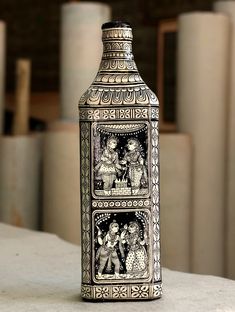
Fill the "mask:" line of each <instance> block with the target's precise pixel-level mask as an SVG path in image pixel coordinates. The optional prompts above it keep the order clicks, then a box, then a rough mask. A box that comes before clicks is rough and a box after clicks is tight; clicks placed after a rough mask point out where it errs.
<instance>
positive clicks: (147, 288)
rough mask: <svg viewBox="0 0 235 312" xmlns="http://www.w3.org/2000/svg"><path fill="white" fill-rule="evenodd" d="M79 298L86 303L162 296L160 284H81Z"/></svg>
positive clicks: (150, 298) (148, 298) (147, 298)
mask: <svg viewBox="0 0 235 312" xmlns="http://www.w3.org/2000/svg"><path fill="white" fill-rule="evenodd" d="M81 296H82V298H83V299H85V300H88V301H114V300H115V301H116V300H119V301H120V300H121V301H124V300H153V299H159V298H161V296H162V283H161V282H158V283H154V284H128V285H125V284H121V285H120V284H119V285H115V284H112V285H110V284H109V285H88V284H82V290H81Z"/></svg>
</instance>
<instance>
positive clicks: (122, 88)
mask: <svg viewBox="0 0 235 312" xmlns="http://www.w3.org/2000/svg"><path fill="white" fill-rule="evenodd" d="M132 104H133V105H147V106H148V105H149V106H152V105H157V106H158V105H159V102H158V99H157V96H156V94H155V93H154V92H153V91H152V90H151V89H150V88H149V87H148V86H147V85H146V83H145V82H144V81H143V80H142V78H141V76H140V75H139V73H138V71H136V70H130V71H126V70H125V71H124V72H120V70H119V71H118V72H115V71H110V72H107V71H99V72H98V74H97V76H96V78H95V80H94V81H93V83H92V84H91V86H90V87H89V88H88V89H87V91H86V92H85V93H84V94H83V95H82V97H81V98H80V100H79V105H81V106H83V105H92V106H93V105H115V106H116V105H132Z"/></svg>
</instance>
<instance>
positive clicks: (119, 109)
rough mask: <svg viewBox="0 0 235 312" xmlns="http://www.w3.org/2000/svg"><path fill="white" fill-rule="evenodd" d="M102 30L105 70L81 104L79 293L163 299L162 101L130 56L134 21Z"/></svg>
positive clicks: (102, 297) (97, 296)
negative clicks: (161, 230)
mask: <svg viewBox="0 0 235 312" xmlns="http://www.w3.org/2000/svg"><path fill="white" fill-rule="evenodd" d="M102 30H103V36H102V40H103V45H104V51H103V56H102V60H101V64H100V68H99V71H98V73H97V76H96V78H95V80H94V82H93V83H92V85H91V86H90V87H89V88H88V90H87V91H86V92H85V93H84V94H83V96H82V97H81V99H80V101H79V119H80V144H81V145H80V150H81V154H80V163H81V211H82V217H81V220H82V223H81V225H82V297H83V298H84V299H88V300H102V301H103V300H128V299H129V300H133V299H137V300H140V299H155V298H160V297H161V294H162V278H161V265H160V228H159V226H160V216H159V206H160V205H159V149H158V145H159V136H158V120H159V103H158V100H157V97H156V95H155V94H154V93H153V92H152V91H151V90H150V89H149V88H148V87H147V86H146V84H145V83H144V81H143V80H142V78H141V77H140V75H139V73H138V70H137V67H136V64H135V62H134V60H133V55H132V29H131V27H130V25H129V24H128V23H123V22H109V23H106V24H104V25H103V26H102Z"/></svg>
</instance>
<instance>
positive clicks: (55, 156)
mask: <svg viewBox="0 0 235 312" xmlns="http://www.w3.org/2000/svg"><path fill="white" fill-rule="evenodd" d="M78 143H79V125H78V123H75V122H74V123H73V122H63V121H57V122H54V123H51V124H49V129H48V132H46V133H45V135H44V144H43V218H44V219H43V229H44V230H45V231H48V232H52V233H55V234H57V235H59V236H60V237H61V238H63V239H65V240H68V241H70V242H72V243H76V244H79V243H80V196H79V195H80V193H79V191H80V186H79V185H80V174H79V168H80V167H79V157H78V155H79V149H78V148H79V144H78Z"/></svg>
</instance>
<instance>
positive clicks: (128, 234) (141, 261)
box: [96, 220, 148, 278]
mask: <svg viewBox="0 0 235 312" xmlns="http://www.w3.org/2000/svg"><path fill="white" fill-rule="evenodd" d="M97 240H98V243H99V245H100V247H99V249H98V250H97V253H96V260H97V261H98V275H97V277H98V278H102V276H103V272H104V271H107V272H108V273H109V274H111V273H110V272H111V271H112V265H113V267H114V278H120V277H119V274H120V267H121V261H120V259H119V256H118V252H117V251H118V250H119V252H120V255H121V258H122V260H123V262H125V266H126V274H127V277H128V276H132V277H133V276H139V277H140V276H145V275H146V274H147V263H148V256H147V252H146V249H145V247H144V245H147V237H145V238H144V239H141V235H140V226H139V224H138V222H136V221H131V222H129V225H127V224H126V225H125V226H124V229H122V231H121V233H120V234H119V225H118V223H117V222H116V221H115V220H113V222H112V223H111V224H110V225H109V231H108V232H107V233H106V235H105V236H104V237H102V232H101V230H100V229H99V228H98V237H97ZM125 245H127V248H126V250H127V251H128V252H127V253H126V254H125V253H124V246H125Z"/></svg>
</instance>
